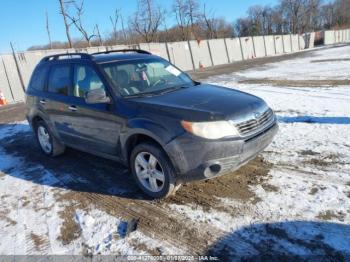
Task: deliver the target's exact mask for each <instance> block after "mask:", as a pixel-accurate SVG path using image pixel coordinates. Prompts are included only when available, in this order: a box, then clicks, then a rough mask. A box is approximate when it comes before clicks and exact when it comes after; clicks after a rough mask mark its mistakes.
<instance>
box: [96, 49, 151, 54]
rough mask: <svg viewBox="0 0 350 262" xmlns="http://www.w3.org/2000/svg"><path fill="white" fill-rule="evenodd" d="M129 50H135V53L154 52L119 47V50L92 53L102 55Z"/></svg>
mask: <svg viewBox="0 0 350 262" xmlns="http://www.w3.org/2000/svg"><path fill="white" fill-rule="evenodd" d="M127 52H135V53H139V54H146V55H151V54H152V53H150V52H148V51H145V50H141V49H119V50H109V51H104V52H96V53H92V54H91V55H101V54H109V53H127Z"/></svg>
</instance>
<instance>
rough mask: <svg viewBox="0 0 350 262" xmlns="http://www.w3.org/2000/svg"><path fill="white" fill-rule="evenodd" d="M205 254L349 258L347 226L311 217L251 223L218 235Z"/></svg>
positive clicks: (287, 258) (223, 257)
mask: <svg viewBox="0 0 350 262" xmlns="http://www.w3.org/2000/svg"><path fill="white" fill-rule="evenodd" d="M206 255H207V256H216V257H218V258H219V261H349V260H350V226H349V225H345V224H337V223H330V222H314V221H285V222H278V223H263V224H252V225H250V226H247V227H244V228H241V229H239V230H237V231H234V232H232V233H230V234H228V235H226V236H224V237H223V238H221V239H219V240H218V241H217V242H216V243H215V244H213V245H212V246H211V247H210V248H209V249H208V250H207V254H206Z"/></svg>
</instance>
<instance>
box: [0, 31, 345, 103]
mask: <svg viewBox="0 0 350 262" xmlns="http://www.w3.org/2000/svg"><path fill="white" fill-rule="evenodd" d="M314 39H315V33H313V32H311V33H306V34H304V35H302V36H298V35H283V36H282V35H281V36H271V35H270V36H255V37H242V38H226V39H213V40H202V41H200V42H197V41H194V40H193V41H189V42H187V41H183V42H174V43H168V44H165V43H147V44H145V43H142V44H139V45H116V46H106V47H92V48H83V49H60V50H57V49H56V50H43V51H28V52H21V53H17V54H16V58H17V61H18V65H19V70H20V72H21V75H22V78H23V82H24V85H25V86H27V85H28V82H29V79H30V77H31V74H32V71H33V69H34V68H35V66H36V64H37V63H38V62H39V61H40V60H41V59H42V58H43V57H44V56H47V55H53V54H64V53H68V52H69V53H74V52H88V53H94V52H103V51H106V50H119V49H139V48H140V49H144V50H146V51H150V52H151V53H153V54H155V55H158V56H161V57H163V58H165V59H169V60H170V62H172V63H173V64H175V65H176V66H178V67H179V68H180V69H182V70H184V71H189V70H193V69H199V68H200V65H202V66H203V67H211V66H213V65H222V64H226V63H230V62H235V61H241V60H246V59H252V58H255V57H264V56H265V55H267V56H273V55H275V54H276V53H277V54H282V53H283V52H285V53H290V52H297V51H299V48H300V49H304V48H313V47H314ZM344 42H350V29H345V30H336V31H332V30H329V31H325V32H324V43H325V44H326V45H329V44H336V43H344ZM225 43H226V45H225ZM265 50H266V51H265ZM0 57H1V59H3V61H4V63H5V66H6V69H7V73H8V79H9V82H10V84H9V83H8V80H7V77H6V75H5V70H4V69H5V68H4V66H3V64H2V62H1V59H0V90H1V91H2V92H3V93H4V94H5V96H6V98H7V100H8V101H9V102H11V101H12V95H11V90H12V93H13V95H14V100H15V101H23V99H24V94H23V90H22V86H21V83H20V78H19V75H18V72H17V67H16V64H15V60H14V58H13V55H12V54H4V55H1V56H0ZM10 87H11V89H10Z"/></svg>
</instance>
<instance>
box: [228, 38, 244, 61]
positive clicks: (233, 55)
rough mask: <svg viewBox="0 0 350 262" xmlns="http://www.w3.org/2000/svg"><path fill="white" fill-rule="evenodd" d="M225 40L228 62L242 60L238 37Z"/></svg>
mask: <svg viewBox="0 0 350 262" xmlns="http://www.w3.org/2000/svg"><path fill="white" fill-rule="evenodd" d="M225 40H226V44H227V51H228V56H229V59H230V62H235V61H242V60H243V57H242V51H241V43H240V41H239V38H226V39H225Z"/></svg>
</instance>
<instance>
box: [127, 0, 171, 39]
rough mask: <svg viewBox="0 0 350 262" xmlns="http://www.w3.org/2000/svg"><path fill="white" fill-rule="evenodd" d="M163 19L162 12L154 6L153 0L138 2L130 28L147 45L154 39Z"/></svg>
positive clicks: (140, 0)
mask: <svg viewBox="0 0 350 262" xmlns="http://www.w3.org/2000/svg"><path fill="white" fill-rule="evenodd" d="M163 19H164V16H163V11H162V10H161V9H160V8H159V7H155V6H154V2H153V0H139V1H138V5H137V11H136V12H135V14H134V16H133V17H132V18H131V20H130V26H131V28H132V29H133V30H135V31H136V32H137V33H138V34H139V35H141V36H142V38H143V39H144V41H146V42H147V43H149V42H152V41H154V40H155V39H156V36H157V32H158V30H159V27H160V26H161V24H162V22H163Z"/></svg>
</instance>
